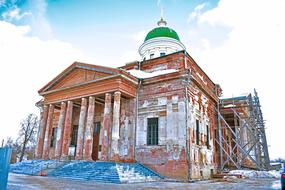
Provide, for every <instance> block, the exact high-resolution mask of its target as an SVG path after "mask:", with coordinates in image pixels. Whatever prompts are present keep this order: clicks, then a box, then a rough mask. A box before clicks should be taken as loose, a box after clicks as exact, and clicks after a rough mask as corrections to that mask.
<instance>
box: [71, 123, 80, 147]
mask: <svg viewBox="0 0 285 190" xmlns="http://www.w3.org/2000/svg"><path fill="white" fill-rule="evenodd" d="M77 134H78V125H73V128H72V134H71V142H70V145H71V146H76V144H77Z"/></svg>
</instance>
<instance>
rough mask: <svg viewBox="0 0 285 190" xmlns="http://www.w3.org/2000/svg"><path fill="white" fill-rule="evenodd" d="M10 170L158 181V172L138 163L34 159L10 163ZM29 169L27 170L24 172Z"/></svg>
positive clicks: (93, 178) (121, 180)
mask: <svg viewBox="0 0 285 190" xmlns="http://www.w3.org/2000/svg"><path fill="white" fill-rule="evenodd" d="M31 170H33V172H31ZM10 171H11V172H14V173H23V174H29V175H40V174H43V173H44V174H45V175H47V176H52V177H62V178H69V179H80V180H90V181H98V182H104V183H136V182H146V181H158V180H161V179H163V177H161V176H160V175H159V174H157V173H156V172H154V171H152V170H150V169H149V168H147V167H145V166H143V165H142V164H139V163H116V162H102V161H100V162H90V161H71V162H59V161H54V160H49V161H46V160H35V161H27V162H21V163H17V164H14V165H12V167H11V170H10ZM26 171H29V172H26Z"/></svg>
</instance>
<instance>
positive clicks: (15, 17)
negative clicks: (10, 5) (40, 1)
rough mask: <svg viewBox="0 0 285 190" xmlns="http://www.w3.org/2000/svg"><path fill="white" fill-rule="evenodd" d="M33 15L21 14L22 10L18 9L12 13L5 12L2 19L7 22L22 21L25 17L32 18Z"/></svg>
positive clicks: (28, 13) (29, 13)
mask: <svg viewBox="0 0 285 190" xmlns="http://www.w3.org/2000/svg"><path fill="white" fill-rule="evenodd" d="M31 14H32V13H31V12H28V11H27V12H24V13H21V10H20V9H19V8H18V7H16V8H14V9H13V10H10V11H7V12H4V13H3V14H2V17H3V18H4V19H5V20H9V21H12V20H17V21H18V20H21V19H22V18H24V17H25V16H30V15H31Z"/></svg>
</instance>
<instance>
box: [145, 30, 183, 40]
mask: <svg viewBox="0 0 285 190" xmlns="http://www.w3.org/2000/svg"><path fill="white" fill-rule="evenodd" d="M159 37H167V38H173V39H175V40H178V41H180V39H179V36H178V35H177V33H176V32H175V31H174V30H172V29H171V28H168V27H157V28H154V29H153V30H151V31H150V32H149V33H148V34H147V35H146V37H145V39H144V41H147V40H150V39H153V38H159Z"/></svg>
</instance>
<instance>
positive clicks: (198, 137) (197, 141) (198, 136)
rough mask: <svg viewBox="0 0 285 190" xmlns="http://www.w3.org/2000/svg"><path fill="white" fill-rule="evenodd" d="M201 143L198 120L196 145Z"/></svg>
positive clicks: (197, 122)
mask: <svg viewBox="0 0 285 190" xmlns="http://www.w3.org/2000/svg"><path fill="white" fill-rule="evenodd" d="M199 141H200V126H199V120H198V119H196V144H197V145H199Z"/></svg>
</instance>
